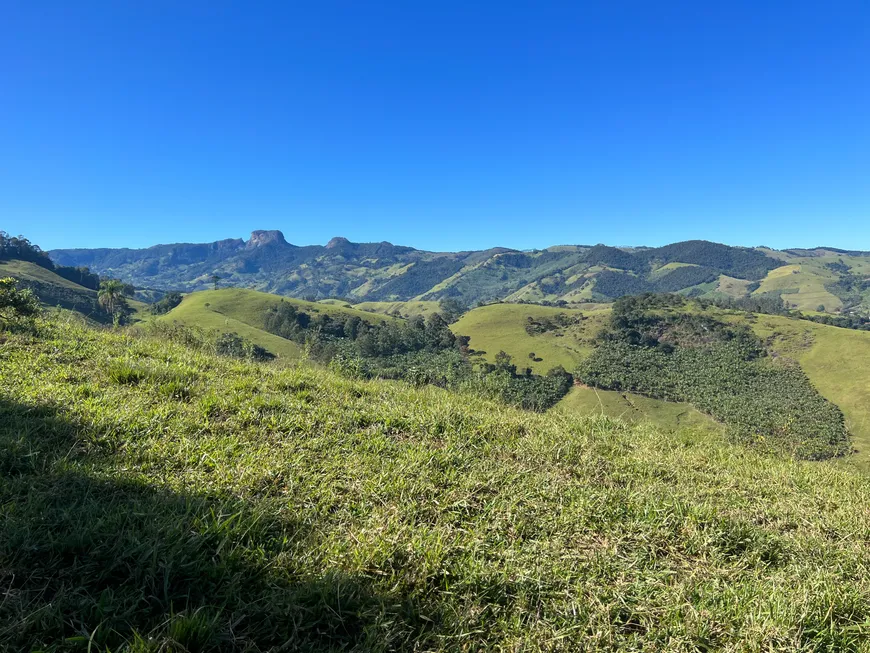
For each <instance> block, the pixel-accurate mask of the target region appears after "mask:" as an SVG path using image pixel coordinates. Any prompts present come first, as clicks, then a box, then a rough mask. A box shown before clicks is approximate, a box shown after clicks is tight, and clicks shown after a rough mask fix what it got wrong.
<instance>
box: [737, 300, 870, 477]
mask: <svg viewBox="0 0 870 653" xmlns="http://www.w3.org/2000/svg"><path fill="white" fill-rule="evenodd" d="M752 329H753V331H755V333H757V334H758V335H759V336H761V337H762V338H766V339H768V341H769V343H770V347H771V348H772V349H773V350H774V351H775V352H778V353H779V354H781V355H783V356H788V357H790V358H793V359H795V360H797V361H798V362H799V363H800V365H801V368H802V369H803V370H804V372H806V374H807V376H809V378H810V380H811V381H812V382H813V384H814V385H815V386H816V388H817V389H818V390H819V392H820V393H821V394H822V395H823V396H824V397H826V398H827V399H828V400H829V401H832V402H834V403H835V404H837V406H839V407H840V410H842V411H843V414H844V415H845V416H846V424H847V426H848V428H849V431H850V433H851V435H852V440H853V443H854V445H855V448H856V449H857V453H856V454H855V455H854V456H850V457H849V458H848V459H847V461H846V462H848V463H850V464H852V463H855V464H858V465H859V466H861V467H862V468H865V469H870V332H867V331H855V330H852V329H841V328H839V327H834V326H828V325H825V324H815V323H813V322H808V321H805V320H793V319H788V318H785V317H779V316H775V315H759V316H757V317H756V318H755V319H754V320H753V324H752Z"/></svg>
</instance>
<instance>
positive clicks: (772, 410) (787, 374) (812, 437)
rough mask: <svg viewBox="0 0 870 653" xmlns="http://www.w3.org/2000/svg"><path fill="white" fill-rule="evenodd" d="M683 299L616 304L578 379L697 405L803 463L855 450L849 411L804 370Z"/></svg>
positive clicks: (653, 298) (647, 298)
mask: <svg viewBox="0 0 870 653" xmlns="http://www.w3.org/2000/svg"><path fill="white" fill-rule="evenodd" d="M684 302H685V300H683V299H682V298H679V297H676V296H662V297H659V296H654V295H653V296H651V295H647V296H642V297H636V298H624V299H622V300H619V301H618V302H616V303H615V304H614V310H613V316H612V318H611V322H610V325H609V327H608V328H607V329H606V331H605V332H604V333H603V334H602V335H601V336H600V344H599V346H598V348H597V349H596V350H595V351H594V353H593V354H592V356H590V357H589V358H588V359H587V360H586V361H584V362H583V363H582V364H581V365H580V367H579V369H578V370H577V376H578V378H579V379H580V380H582V381H583V382H585V383H588V384H589V385H592V386H595V387H599V388H604V389H608V390H626V391H631V392H637V393H640V394H644V395H648V396H650V397H655V398H659V399H666V400H670V401H686V402H690V403H692V404H694V405H695V406H696V407H697V408H698V409H699V410H702V411H704V412H706V413H708V414H710V415H712V416H713V417H714V418H716V419H718V420H721V421H722V422H724V423H725V424H726V425H727V427H728V428H729V430H730V431H731V433H732V434H733V435H734V436H735V437H737V438H740V439H742V440H746V441H751V442H760V443H769V444H771V445H773V446H775V447H777V448H780V449H785V450H788V451H789V452H791V453H793V454H794V455H796V456H798V457H801V458H808V459H821V458H829V457H832V456H837V455H843V454H845V453H848V451H849V438H848V433H847V431H846V427H845V422H844V418H843V414H842V412H841V411H840V409H839V408H837V406H835V405H834V404H832V403H831V402H829V401H827V400H826V399H824V398H823V397H822V396H821V395H820V394H819V393H818V392H817V391H816V389H815V388H814V387H813V386H812V384H811V383H810V381H809V379H807V377H806V375H805V374H804V373H803V372H802V371H801V369H800V367H799V366H797V365H796V364H792V363H790V362H788V361H779V360H777V361H774V360H771V359H769V358H767V357H766V356H765V352H764V349H763V346H762V343H761V342H760V341H759V340H758V338H756V337H755V336H754V335H753V334H752V332H751V331H749V330H748V329H744V328H737V327H733V326H730V325H726V324H724V323H721V322H718V321H716V320H714V319H713V318H711V317H709V316H706V315H703V314H692V313H686V312H681V311H680V310H679V309H680V308H681V307H682V306H683V303H684ZM675 309H676V310H675Z"/></svg>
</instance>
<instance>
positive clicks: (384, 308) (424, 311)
mask: <svg viewBox="0 0 870 653" xmlns="http://www.w3.org/2000/svg"><path fill="white" fill-rule="evenodd" d="M354 308H356V309H358V310H360V311H369V312H371V313H382V314H385V315H387V314H388V315H395V314H396V313H398V314H399V315H401V316H402V317H405V318H408V317H414V316H415V315H423V316H426V315H429V314H430V313H437V312H438V311H439V310H440V309H439V303H438V302H434V301H408V302H361V303H359V304H356V305H355V306H354Z"/></svg>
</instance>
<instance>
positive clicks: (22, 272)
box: [0, 260, 148, 322]
mask: <svg viewBox="0 0 870 653" xmlns="http://www.w3.org/2000/svg"><path fill="white" fill-rule="evenodd" d="M0 277H14V278H16V279H22V280H24V281H34V282H37V283H40V284H48V285H50V286H58V287H59V288H63V289H66V290H69V291H72V292H73V293H76V294H79V295H81V296H83V297H87V298H88V299H91V300H96V298H97V291H96V290H91V289H90V288H85V287H84V286H80V285H79V284H77V283H74V282H72V281H70V280H69V279H64V278H63V277H61V276H59V275H57V274H55V273H54V272H52V271H51V270H47V269H46V268H44V267H41V266H39V265H36V264H35V263H31V262H30V261H19V260H5V261H0ZM127 304H128V305H129V306H130V308H131V309H133V313H132V314H131V315H130V318H131V320H132V321H134V322H137V321H139V320H142V319H145V317H146V316H147V315H148V304H146V303H144V302H140V301H137V300H135V299H130V298H128V299H127ZM46 306H51V303H50V302H46Z"/></svg>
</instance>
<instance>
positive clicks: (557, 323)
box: [525, 313, 585, 336]
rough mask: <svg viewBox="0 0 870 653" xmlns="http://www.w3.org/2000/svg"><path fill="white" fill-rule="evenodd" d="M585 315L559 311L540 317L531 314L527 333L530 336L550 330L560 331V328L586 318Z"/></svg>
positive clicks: (527, 320)
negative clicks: (550, 315)
mask: <svg viewBox="0 0 870 653" xmlns="http://www.w3.org/2000/svg"><path fill="white" fill-rule="evenodd" d="M584 319H585V318H584V316H583V315H582V314H581V315H576V316H572V315H568V314H567V313H557V314H556V315H553V316H552V317H538V318H534V317H532V316H531V315H530V316H528V317H527V318H526V325H525V329H526V333H528V334H529V335H530V336H536V335H540V334H542V333H547V332H550V331H558V330H560V329H565V328H567V327H570V326H572V325H574V324H579V323H580V322H582V321H583V320H584Z"/></svg>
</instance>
